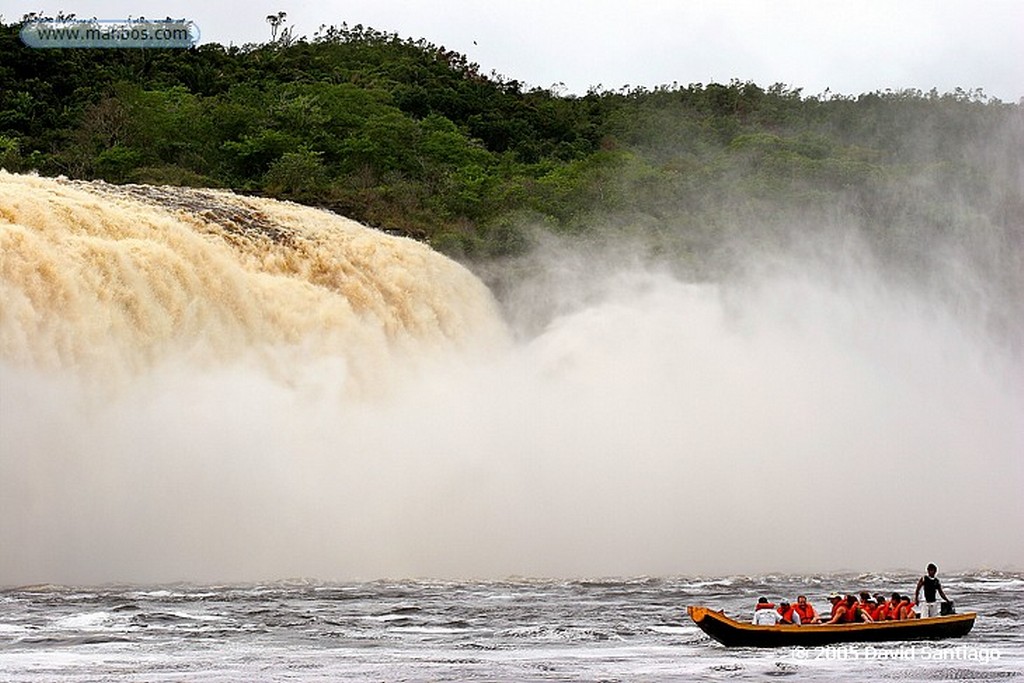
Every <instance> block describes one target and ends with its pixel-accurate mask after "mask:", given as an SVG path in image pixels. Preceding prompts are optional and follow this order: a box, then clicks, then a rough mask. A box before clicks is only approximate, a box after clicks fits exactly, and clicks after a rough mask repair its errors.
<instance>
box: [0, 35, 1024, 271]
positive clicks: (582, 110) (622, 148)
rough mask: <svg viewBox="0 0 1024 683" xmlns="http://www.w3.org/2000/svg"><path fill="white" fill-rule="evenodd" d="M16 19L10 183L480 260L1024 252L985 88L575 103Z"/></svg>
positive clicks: (386, 51)
mask: <svg viewBox="0 0 1024 683" xmlns="http://www.w3.org/2000/svg"><path fill="white" fill-rule="evenodd" d="M7 19H8V20H10V18H7ZM19 27H20V24H19V23H17V22H16V23H10V24H4V23H2V22H0V166H2V167H3V168H6V169H8V170H9V171H20V172H27V171H38V172H39V173H41V174H44V175H58V174H64V175H67V176H70V177H74V178H87V179H103V180H106V181H108V182H112V183H154V184H173V185H191V186H202V187H223V188H231V189H233V190H236V191H239V192H246V193H254V194H260V195H265V196H269V197H276V198H282V199H290V200H294V201H298V202H303V203H307V204H312V205H317V206H321V207H325V208H329V209H332V210H334V211H337V212H338V213H341V214H344V215H346V216H349V217H352V218H354V219H357V220H360V221H363V222H365V223H368V224H370V225H375V226H379V227H382V228H387V229H390V230H395V231H401V232H403V233H405V234H408V235H411V236H415V237H417V238H419V239H425V240H428V241H429V242H430V243H431V244H433V245H434V246H435V247H437V248H438V249H441V250H443V251H445V252H447V253H449V254H452V255H454V256H456V257H460V258H464V259H476V260H479V259H488V258H493V257H499V256H503V255H508V254H516V253H520V252H522V251H523V250H524V249H526V248H527V247H528V246H529V244H530V240H531V239H532V235H533V234H535V233H536V231H537V230H538V228H542V229H545V230H549V231H554V232H556V233H565V234H570V235H572V234H595V233H601V234H605V235H607V234H615V235H618V234H623V233H625V234H629V235H632V236H637V235H640V236H642V237H643V238H644V239H643V242H644V243H645V244H647V245H652V246H651V248H652V249H654V250H657V251H658V252H659V253H664V254H668V255H672V256H673V257H678V259H679V260H681V261H687V260H689V261H691V262H692V263H695V264H697V265H698V266H699V265H700V264H701V263H703V262H705V261H706V260H708V259H709V258H710V255H711V254H713V253H715V252H716V250H720V249H721V248H722V246H723V245H726V244H728V243H729V242H730V241H733V240H734V238H736V237H737V236H742V237H744V238H745V239H748V240H749V238H755V239H758V240H764V241H766V242H771V241H778V240H791V239H793V234H792V230H791V226H794V225H798V224H799V226H801V227H800V230H801V231H803V233H801V234H802V235H805V234H806V232H807V230H812V231H814V230H829V229H835V227H836V226H837V225H838V224H840V223H841V224H842V225H843V227H844V229H856V230H857V231H858V232H859V233H862V234H863V235H865V236H866V237H867V241H868V242H869V243H870V244H872V245H873V246H874V247H875V248H877V251H878V253H880V254H882V255H883V256H884V255H891V254H899V255H900V256H901V257H903V258H908V259H909V260H911V261H912V260H913V259H915V258H921V255H922V253H923V252H924V251H925V248H923V247H922V245H929V246H928V247H927V248H928V249H930V248H932V247H934V245H936V244H939V243H964V242H972V241H975V242H980V241H984V242H985V243H986V244H994V245H995V246H994V247H986V249H987V250H988V251H987V252H985V254H982V257H981V258H982V260H985V259H989V260H996V261H998V260H1000V259H1004V260H1005V258H1006V257H1005V255H1006V253H1013V254H1018V255H1019V253H1020V247H1021V239H1022V226H1021V223H1022V218H1021V217H1022V216H1024V189H1022V187H1024V182H1022V178H1021V165H1022V164H1021V156H1022V150H1024V123H1022V121H1024V117H1022V108H1024V107H1022V105H1021V103H1003V102H1000V101H998V100H991V99H989V98H987V97H986V96H985V95H984V94H983V93H981V92H980V91H972V90H958V91H956V92H953V93H945V94H940V93H937V92H935V91H932V92H929V93H923V92H920V91H899V92H892V91H887V92H875V93H868V94H863V95H859V96H836V95H833V96H804V95H803V94H802V93H801V91H800V90H799V89H795V88H791V87H788V86H784V85H772V86H770V87H767V88H765V87H761V86H759V85H756V84H754V83H749V82H739V81H733V82H731V83H728V84H720V83H709V84H691V85H685V86H683V85H677V84H673V85H669V86H663V87H657V88H653V89H652V88H640V87H629V86H626V87H623V88H620V89H617V90H606V89H599V88H595V89H593V90H592V91H590V92H588V93H587V94H586V95H582V96H566V95H560V94H558V93H557V92H554V91H552V90H549V89H543V88H536V87H529V86H527V85H526V84H523V83H520V82H518V81H515V80H510V79H508V78H504V77H502V76H500V75H498V74H495V73H493V72H492V73H490V74H487V73H483V72H482V71H481V69H480V67H479V66H478V65H477V64H473V63H471V62H469V61H468V60H467V58H466V57H464V56H463V55H460V54H457V53H454V52H451V51H448V50H446V49H445V48H443V47H438V46H436V45H432V44H430V43H428V42H426V41H424V40H410V39H402V38H399V37H398V36H397V35H394V34H388V33H383V32H379V31H376V30H373V29H370V28H365V27H362V26H354V27H350V26H346V25H344V24H342V25H341V26H340V27H331V28H324V29H322V30H321V31H320V32H319V33H318V34H317V35H315V36H313V37H312V38H308V39H306V38H300V39H293V38H292V37H291V36H290V35H288V34H287V33H285V34H284V35H283V36H282V38H280V39H277V40H274V41H272V42H268V43H266V44H260V45H245V46H242V47H233V46H232V47H224V46H221V45H217V44H207V45H202V46H199V47H197V48H194V49H189V50H137V49H133V50H127V49H126V50H93V49H88V50H84V49H82V50H72V49H63V50H61V49H47V50H42V49H28V48H26V47H25V46H24V45H23V44H22V43H21V41H20V40H19V35H18V31H19ZM808 226H812V227H810V228H809V227H808ZM801 238H802V237H801ZM1007 246H1010V247H1012V249H1010V250H1007V249H1006V247H1007ZM979 253H980V252H979ZM1015 258H1019V256H1018V257H1015ZM1006 265H1007V264H1005V263H1003V264H1002V266H1004V267H1005V266H1006ZM1011 265H1012V264H1011Z"/></svg>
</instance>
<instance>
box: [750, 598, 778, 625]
mask: <svg viewBox="0 0 1024 683" xmlns="http://www.w3.org/2000/svg"><path fill="white" fill-rule="evenodd" d="M781 620H782V616H781V615H780V614H779V613H778V612H776V611H775V605H773V604H772V603H770V602H768V598H758V599H757V606H756V607H754V619H753V622H752V623H754V624H756V625H757V626H775V625H776V624H777V623H779V621H781Z"/></svg>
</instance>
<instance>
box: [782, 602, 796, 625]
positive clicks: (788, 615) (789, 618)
mask: <svg viewBox="0 0 1024 683" xmlns="http://www.w3.org/2000/svg"><path fill="white" fill-rule="evenodd" d="M795 611H796V610H795V609H794V607H793V605H790V606H789V607H787V608H786V609H782V608H781V607H780V608H779V616H781V617H782V623H784V624H792V623H793V612H795Z"/></svg>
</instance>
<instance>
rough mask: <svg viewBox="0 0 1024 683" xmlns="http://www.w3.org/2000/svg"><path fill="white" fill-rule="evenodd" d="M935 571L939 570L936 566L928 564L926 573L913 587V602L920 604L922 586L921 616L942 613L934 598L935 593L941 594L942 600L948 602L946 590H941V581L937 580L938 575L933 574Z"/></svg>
mask: <svg viewBox="0 0 1024 683" xmlns="http://www.w3.org/2000/svg"><path fill="white" fill-rule="evenodd" d="M937 571H939V568H938V567H936V566H935V565H934V564H929V565H928V574H927V575H925V576H922V577H921V578H920V579H918V580H917V588H916V589H914V602H916V603H917V604H918V605H921V589H922V588H924V605H921V607H922V609H921V616H922V617H925V618H927V617H937V616H939V615H940V614H941V613H942V610H941V609H940V606H939V603H938V602H936V600H935V594H936V593H938V594H939V595H941V596H942V599H943V600H945V601H946V602H949V598H948V597H946V591H944V590H942V583H941V582H940V581H939V577H937V576H935V573H936V572H937Z"/></svg>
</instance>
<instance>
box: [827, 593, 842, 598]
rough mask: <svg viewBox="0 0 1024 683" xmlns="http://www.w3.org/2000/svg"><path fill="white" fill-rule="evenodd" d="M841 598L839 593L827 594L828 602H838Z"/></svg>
mask: <svg viewBox="0 0 1024 683" xmlns="http://www.w3.org/2000/svg"><path fill="white" fill-rule="evenodd" d="M842 597H843V596H842V595H840V594H839V593H836V592H835V591H832V592H831V593H829V594H828V599H829V600H839V599H841V598H842Z"/></svg>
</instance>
